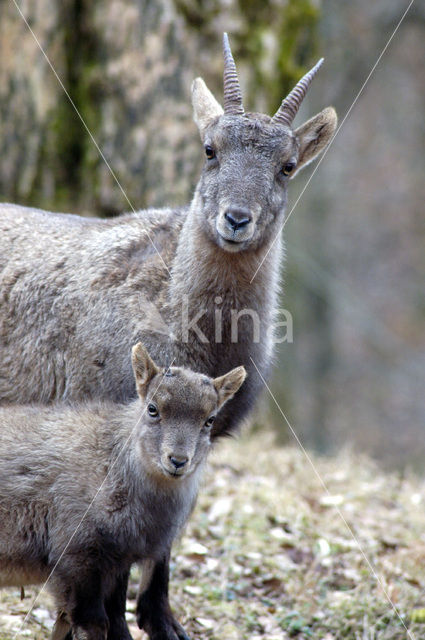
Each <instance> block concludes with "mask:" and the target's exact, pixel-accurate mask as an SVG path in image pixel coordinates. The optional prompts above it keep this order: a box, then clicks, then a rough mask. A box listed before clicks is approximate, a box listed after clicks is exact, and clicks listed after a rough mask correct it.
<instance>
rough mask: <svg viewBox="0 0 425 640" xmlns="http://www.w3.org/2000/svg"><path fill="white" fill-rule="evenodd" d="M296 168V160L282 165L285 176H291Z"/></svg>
mask: <svg viewBox="0 0 425 640" xmlns="http://www.w3.org/2000/svg"><path fill="white" fill-rule="evenodd" d="M294 169H295V162H287V163H286V164H284V165H283V167H282V173H283V175H284V176H289V174H291V173H292V172H293V170H294Z"/></svg>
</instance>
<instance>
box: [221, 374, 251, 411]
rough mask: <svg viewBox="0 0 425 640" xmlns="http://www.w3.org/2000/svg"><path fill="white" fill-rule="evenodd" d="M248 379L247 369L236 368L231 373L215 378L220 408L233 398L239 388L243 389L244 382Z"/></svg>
mask: <svg viewBox="0 0 425 640" xmlns="http://www.w3.org/2000/svg"><path fill="white" fill-rule="evenodd" d="M245 378H246V370H245V367H236V369H232V370H231V371H229V373H226V374H225V375H224V376H220V377H219V378H214V380H213V384H214V387H215V388H216V391H217V393H218V408H219V409H220V407H222V406H223V404H224V403H225V402H227V401H228V400H230V398H232V397H233V396H234V395H235V393H236V391H238V389H239V387H241V385H242V383H243V381H244V380H245Z"/></svg>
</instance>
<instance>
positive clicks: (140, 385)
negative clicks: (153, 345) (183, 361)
mask: <svg viewBox="0 0 425 640" xmlns="http://www.w3.org/2000/svg"><path fill="white" fill-rule="evenodd" d="M131 364H132V365H133V371H134V378H135V380H136V389H137V393H138V394H139V396H140V397H141V398H142V400H143V399H144V398H145V397H146V390H147V386H148V384H149V382H150V381H151V380H152V378H153V377H154V376H155V375H156V374H157V373H159V372H160V371H161V369H160V368H159V367H157V365H156V364H155V362H154V361H153V360H152V358H151V357H150V355H149V354H148V352H147V351H146V349H145V347H144V346H143V344H142V343H141V342H138V343H137V344H136V345H134V347H133V348H132V350H131Z"/></svg>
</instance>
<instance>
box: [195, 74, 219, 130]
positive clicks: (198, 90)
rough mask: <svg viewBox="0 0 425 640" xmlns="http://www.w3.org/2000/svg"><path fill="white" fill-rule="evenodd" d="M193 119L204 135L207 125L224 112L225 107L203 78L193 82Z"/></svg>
mask: <svg viewBox="0 0 425 640" xmlns="http://www.w3.org/2000/svg"><path fill="white" fill-rule="evenodd" d="M192 104H193V119H194V120H195V122H196V125H197V127H198V129H199V133H200V134H201V138H202V137H203V134H204V131H205V129H206V127H207V126H208V125H209V124H211V122H213V121H214V120H215V119H216V118H218V117H219V116H221V115H222V114H223V108H222V107H221V106H220V105H219V103H218V102H217V100H216V99H215V98H214V96H213V94H212V93H211V91H210V90H209V89H208V87H207V85H206V84H205V82H204V81H203V80H202V78H196V80H194V81H193V83H192Z"/></svg>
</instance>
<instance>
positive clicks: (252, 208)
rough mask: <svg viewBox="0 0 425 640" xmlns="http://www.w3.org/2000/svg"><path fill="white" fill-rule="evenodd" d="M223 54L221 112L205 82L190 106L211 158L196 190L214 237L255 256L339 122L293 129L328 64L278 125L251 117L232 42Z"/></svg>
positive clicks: (285, 107) (300, 87)
mask: <svg viewBox="0 0 425 640" xmlns="http://www.w3.org/2000/svg"><path fill="white" fill-rule="evenodd" d="M223 50H224V101H223V104H224V108H223V107H221V105H220V104H219V103H218V102H217V100H216V99H215V98H214V96H213V95H212V93H211V92H210V91H209V89H208V88H207V86H206V84H205V82H204V81H203V80H202V78H197V79H196V80H195V81H194V83H193V86H192V100H193V108H194V119H195V122H196V124H197V126H198V128H199V132H200V134H201V139H202V142H203V144H204V148H205V154H206V157H207V159H206V164H205V167H204V171H203V173H202V176H201V180H200V182H199V185H198V197H199V198H200V202H201V207H199V215H200V216H201V215H202V216H203V223H204V227H205V229H206V232H207V234H208V235H209V237H210V238H211V239H212V240H213V241H214V242H215V243H216V244H218V245H219V246H220V247H221V248H223V249H225V250H226V251H233V252H235V251H242V250H246V249H255V248H258V247H260V246H261V245H262V244H263V243H265V242H267V240H268V239H269V238H270V237H271V236H273V235H274V233H275V231H276V227H277V226H279V222H280V221H281V220H282V218H283V215H284V209H285V205H286V193H287V187H288V180H289V179H290V178H292V177H293V176H294V175H295V174H296V173H297V172H298V171H299V170H300V169H301V168H302V167H304V166H306V165H307V164H308V163H309V162H311V161H312V160H313V159H314V158H315V157H316V156H317V155H318V154H319V153H320V152H321V151H323V149H325V147H326V146H327V145H328V144H329V142H330V140H331V138H332V135H333V133H334V132H335V129H336V124H337V116H336V113H335V110H334V109H333V108H332V107H328V108H326V109H324V110H323V111H321V112H320V113H318V114H317V115H316V116H314V117H313V118H311V119H310V120H308V121H307V122H306V123H305V124H303V125H301V126H300V127H298V128H297V129H295V130H294V129H293V128H292V122H293V120H294V118H295V115H296V114H297V111H298V109H299V107H300V105H301V102H302V100H303V99H304V96H305V94H306V92H307V89H308V87H309V85H310V83H311V81H312V79H313V78H314V76H315V75H316V73H317V71H318V70H319V68H320V66H321V65H322V62H323V59H322V60H320V61H319V62H318V63H317V64H316V65H315V66H314V67H313V68H312V69H311V71H309V72H308V73H307V74H306V75H305V76H304V77H303V78H302V79H301V80H300V81H299V82H298V84H297V85H296V86H295V88H294V89H293V90H292V91H291V93H290V94H289V95H288V96H287V97H286V98H285V99H284V100H283V102H282V104H281V106H280V107H279V109H278V111H277V112H276V113H275V115H274V116H273V117H270V116H267V115H264V114H259V113H246V112H245V110H244V107H243V104H242V93H241V89H240V86H239V81H238V76H237V73H236V66H235V63H234V60H233V56H232V53H231V50H230V46H229V40H228V37H227V34H224V37H223Z"/></svg>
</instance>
